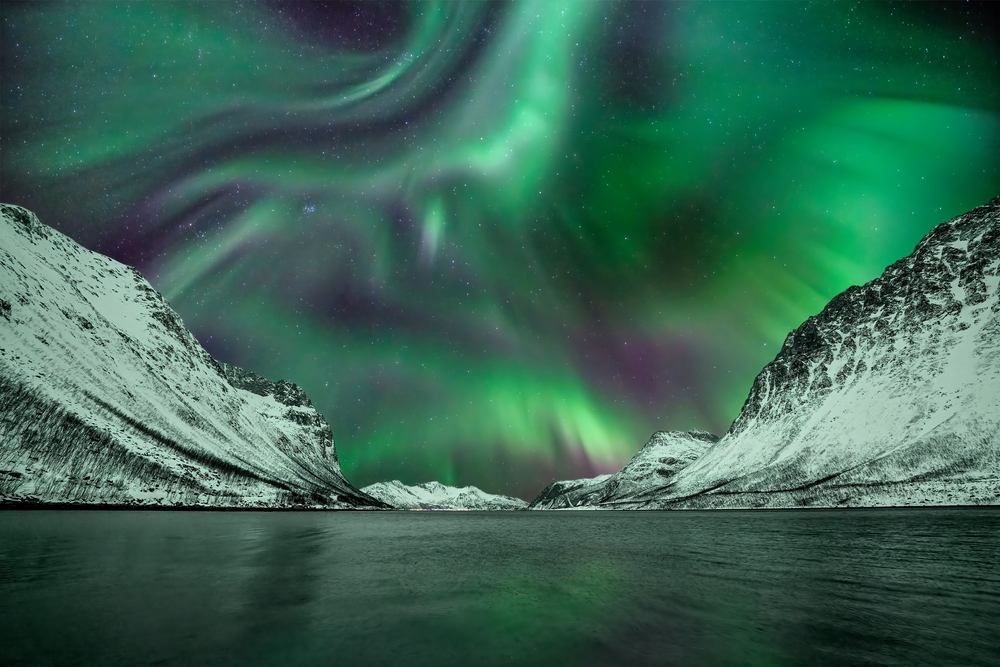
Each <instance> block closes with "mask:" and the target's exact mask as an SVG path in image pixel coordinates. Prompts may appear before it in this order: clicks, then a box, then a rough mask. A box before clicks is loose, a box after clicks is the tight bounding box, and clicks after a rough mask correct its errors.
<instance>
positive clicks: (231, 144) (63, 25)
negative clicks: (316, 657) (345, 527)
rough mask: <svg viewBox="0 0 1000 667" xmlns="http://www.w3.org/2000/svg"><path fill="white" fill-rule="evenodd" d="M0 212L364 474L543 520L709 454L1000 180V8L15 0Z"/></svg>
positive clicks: (8, 24) (3, 65)
mask: <svg viewBox="0 0 1000 667" xmlns="http://www.w3.org/2000/svg"><path fill="white" fill-rule="evenodd" d="M2 9H3V15H2V40H0V48H2V61H0V76H2V92H3V99H2V101H0V109H2V111H0V113H2V117H0V154H2V157H0V159H2V163H0V166H2V173H0V189H2V193H3V197H2V198H3V200H4V201H8V202H12V203H16V204H21V205H24V206H27V207H29V208H31V209H33V210H35V211H36V212H37V213H38V214H39V216H40V217H41V219H42V220H43V221H44V222H46V223H48V224H51V225H53V226H55V227H57V228H59V229H61V230H62V231H64V232H65V233H67V234H69V235H70V236H72V237H73V238H75V239H77V240H78V241H80V242H81V243H83V244H84V245H86V246H88V247H91V248H93V249H96V250H99V251H101V252H104V253H106V254H108V255H110V256H112V257H115V258H116V259H118V260H120V261H123V262H126V263H129V264H133V265H136V266H137V267H138V268H139V269H140V270H141V271H142V272H143V274H144V275H146V276H147V277H148V278H149V279H150V281H151V282H152V283H153V284H154V286H156V287H157V289H159V290H160V291H161V292H162V293H163V294H164V296H165V297H166V298H167V300H168V301H169V302H170V303H171V305H172V306H173V307H174V309H175V310H177V311H178V313H180V315H181V316H182V317H183V319H184V321H185V323H186V325H187V326H188V327H189V328H190V329H191V330H192V331H194V332H195V334H196V335H197V336H198V338H199V340H201V341H202V343H203V344H204V345H205V347H206V348H207V349H208V350H209V351H210V352H212V354H213V355H215V356H216V357H218V358H220V359H222V360H224V361H227V362H229V363H233V364H237V365H240V366H244V367H247V368H250V369H253V370H255V371H257V372H259V373H261V374H263V375H266V376H268V377H271V378H275V379H277V378H285V379H288V380H291V381H293V382H296V383H298V384H300V385H301V386H303V387H304V388H305V390H306V391H307V392H308V394H309V396H310V397H311V398H312V400H313V402H314V403H315V404H316V406H317V407H318V408H319V409H320V411H321V412H323V413H324V414H325V415H326V416H327V419H328V420H329V421H330V423H331V424H332V426H333V431H334V436H335V437H336V440H337V446H338V451H339V454H340V457H341V461H342V464H343V467H344V470H345V473H346V474H347V476H348V478H349V479H350V480H351V481H352V482H354V483H355V484H357V485H358V486H361V485H365V484H369V483H371V482H374V481H381V480H388V479H394V478H395V479H400V480H402V481H404V482H405V483H409V484H413V483H417V482H422V481H427V480H430V479H437V480H439V481H441V482H443V483H447V484H456V485H465V484H475V485H477V486H480V487H482V488H484V489H486V490H488V491H491V492H504V493H509V494H512V495H519V496H522V497H526V498H530V497H532V496H533V495H534V494H535V493H537V491H538V490H540V489H541V487H542V486H543V485H544V484H546V483H548V482H549V481H551V480H552V479H554V478H568V477H580V476H588V475H592V474H597V473H601V472H610V471H613V470H616V469H618V468H619V467H620V466H621V465H622V464H623V463H624V462H625V461H627V460H628V458H629V457H630V456H631V455H632V454H633V453H634V452H635V451H636V450H637V449H638V448H639V447H640V446H641V445H642V443H643V442H645V441H646V439H647V438H648V437H649V435H650V433H652V432H653V431H655V430H661V429H682V430H687V429H690V428H703V429H706V430H710V431H713V432H715V433H718V434H721V432H723V431H725V430H726V429H727V428H728V426H729V424H730V422H731V421H732V420H733V418H734V417H735V416H736V414H737V413H738V411H739V409H740V407H741V405H742V403H743V400H744V398H745V397H746V394H747V392H748V390H749V387H750V385H751V382H752V380H753V378H754V376H755V375H756V374H757V372H758V371H759V370H760V369H761V367H762V366H763V365H764V364H765V363H767V362H768V361H769V360H770V359H771V358H773V356H774V354H775V353H776V352H777V350H778V348H779V347H780V345H781V342H782V340H783V339H784V337H785V335H786V334H787V332H789V331H790V330H792V329H794V328H795V327H796V326H797V325H798V324H799V323H800V322H801V321H802V320H804V319H805V318H806V317H808V316H809V315H812V314H815V313H816V312H818V311H819V310H820V309H821V308H822V307H823V305H824V304H825V303H826V302H827V301H828V300H829V299H830V298H831V297H832V296H834V295H835V294H837V293H838V292H840V291H842V290H843V289H845V288H846V287H848V286H849V285H852V284H860V283H864V282H866V281H868V280H871V279H873V278H875V277H877V276H878V275H879V274H880V273H881V271H882V270H883V269H884V267H885V266H886V265H888V264H890V263H891V262H893V261H894V260H896V259H898V258H899V257H902V256H904V255H906V254H908V253H909V252H910V251H911V250H912V248H913V246H914V245H915V244H916V242H917V241H918V240H919V239H920V238H921V237H922V236H923V235H924V234H926V233H927V232H928V231H929V230H930V229H931V228H932V227H933V226H934V225H935V224H937V223H939V222H942V221H944V220H946V219H948V218H950V217H952V216H954V215H957V214H959V213H962V212H964V211H966V210H968V209H970V208H972V207H974V206H976V205H978V204H981V203H983V202H985V201H987V200H988V199H989V198H990V197H992V196H994V195H996V194H997V192H998V191H1000V188H998V185H1000V150H998V147H1000V93H998V90H1000V86H998V83H1000V58H998V53H1000V46H998V44H1000V38H998V33H1000V27H998V25H997V18H996V17H997V13H996V11H995V9H994V8H992V7H990V6H988V5H979V4H961V5H960V4H947V5H944V6H940V5H937V4H930V3H916V4H906V3H901V4H895V3H871V4H866V3H851V2H838V3H826V2H823V3H789V2H583V1H574V2H557V1H555V0H547V1H545V2H523V3H504V4H497V3H487V2H469V3H457V2H421V3H411V4H405V3H321V2H316V3H301V2H286V3H278V2H271V3H235V2H234V3H228V2H203V3H198V2H131V3H111V2H85V3H84V2H81V3H24V4H20V3H17V4H15V3H9V2H4V3H3V5H2Z"/></svg>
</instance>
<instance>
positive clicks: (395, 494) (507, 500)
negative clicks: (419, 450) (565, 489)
mask: <svg viewBox="0 0 1000 667" xmlns="http://www.w3.org/2000/svg"><path fill="white" fill-rule="evenodd" d="M361 490H362V491H363V492H365V493H366V494H368V495H369V496H372V497H373V498H378V499H379V500H381V501H382V502H384V503H385V504H387V505H391V506H392V507H394V508H396V509H448V510H522V509H525V508H526V507H527V506H528V503H526V502H524V501H523V500H521V499H520V498H511V497H510V496H495V495H493V494H491V493H486V492H485V491H481V490H480V489H477V488H476V487H474V486H465V487H462V488H460V489H459V488H455V487H454V486H445V485H444V484H440V483H438V482H425V483H424V484H417V485H416V486H406V485H405V484H403V483H402V482H400V481H398V480H393V481H391V482H378V483H376V484H372V485H370V486H366V487H364V488H363V489H361Z"/></svg>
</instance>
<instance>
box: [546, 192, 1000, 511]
mask: <svg viewBox="0 0 1000 667" xmlns="http://www.w3.org/2000/svg"><path fill="white" fill-rule="evenodd" d="M998 288H1000V197H996V198H994V199H993V200H991V201H990V202H989V203H988V204H987V205H985V206H980V207H978V208H976V209H974V210H972V211H970V212H969V213H966V214H964V215H961V216H958V217H957V218H955V219H953V220H950V221H948V222H945V223H943V224H941V225H938V226H937V227H936V228H935V229H934V230H932V231H931V232H930V233H929V234H928V235H927V236H926V237H924V239H923V240H921V241H920V243H919V244H918V245H917V247H916V249H915V250H914V251H913V253H912V254H911V255H909V256H908V257H905V258H903V259H901V260H899V261H898V262H896V263H894V264H893V265H891V266H890V267H888V268H887V269H886V270H885V272H884V273H883V274H882V276H881V277H880V278H878V279H876V280H873V281H871V282H869V283H867V284H866V285H864V286H861V287H851V288H849V289H848V290H846V291H845V292H843V293H841V294H839V295H837V296H836V297H834V299H833V300H832V301H830V303H829V304H827V306H826V308H824V309H823V311H822V312H821V313H819V314H818V315H816V316H814V317H810V318H809V319H807V320H806V321H805V322H804V323H803V324H802V325H801V326H800V327H799V328H798V329H796V330H795V331H793V332H792V333H790V334H789V335H788V337H787V338H786V340H785V343H784V345H783V346H782V348H781V351H780V352H779V353H778V356H777V357H776V358H775V359H774V361H772V362H771V363H769V364H768V365H767V366H765V367H764V369H763V370H762V371H761V373H760V374H759V375H758V376H757V378H756V379H755V380H754V383H753V387H752V389H751V391H750V395H749V396H748V398H747V400H746V403H745V404H744V406H743V409H742V411H741V412H740V414H739V416H738V417H737V418H736V421H735V422H733V425H732V426H731V427H730V429H729V431H728V432H727V433H726V434H725V435H724V436H723V437H722V439H721V440H719V441H718V442H716V443H715V444H708V445H706V446H705V448H704V449H703V450H702V453H700V454H699V452H698V451H695V450H692V451H691V452H689V454H690V458H688V459H686V460H685V465H683V466H681V467H679V468H677V469H675V470H672V471H669V470H668V471H664V472H672V473H674V474H668V475H663V477H662V481H661V482H659V483H658V484H657V481H658V480H657V478H656V475H655V474H654V475H648V474H646V475H645V476H643V475H642V474H641V473H639V471H640V470H645V469H646V468H645V464H644V463H643V458H644V457H642V452H640V453H639V454H637V455H636V458H634V459H633V460H632V461H631V462H630V463H629V464H628V465H627V466H626V467H625V468H623V469H622V471H621V472H619V473H616V474H615V475H612V476H610V477H609V476H602V477H598V478H594V479H593V480H573V481H569V482H556V483H554V484H552V485H550V486H549V487H548V488H546V489H545V491H543V492H542V494H540V495H539V497H538V498H536V499H535V500H534V501H533V502H532V504H531V507H532V508H539V509H544V508H557V507H569V506H573V507H582V508H596V509H657V508H702V507H704V508H723V507H732V508H744V507H798V506H815V507H833V506H867V507H871V506H905V505H970V504H1000V296H998V292H1000V289H998ZM693 434H694V432H692V435H693ZM657 435H660V434H657ZM671 435H678V434H671ZM679 435H683V434H679ZM655 437H656V436H654V439H655ZM651 442H652V441H651ZM649 447H650V444H647V445H646V447H644V448H643V449H644V450H645V449H646V448H649ZM657 456H659V455H658V454H657ZM674 456H675V457H676V455H674ZM637 459H638V461H637ZM630 468H631V469H632V472H627V471H628V470H629V469H630ZM633 478H634V479H633ZM615 479H619V480H621V482H620V483H619V484H618V485H617V487H616V488H614V490H611V491H609V489H611V487H612V480H615ZM654 480H657V481H654Z"/></svg>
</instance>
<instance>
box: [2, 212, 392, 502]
mask: <svg viewBox="0 0 1000 667" xmlns="http://www.w3.org/2000/svg"><path fill="white" fill-rule="evenodd" d="M0 213H2V221H0V501H3V502H7V503H11V502H14V503H17V502H38V503H72V504H110V505H133V504H139V505H183V506H195V505H197V506H223V507H250V506H254V507H258V506H259V507H286V506H299V505H308V506H319V507H337V508H347V507H367V506H381V503H379V502H378V501H376V500H374V499H372V498H370V497H368V496H366V495H365V494H363V493H361V492H359V491H358V490H357V489H355V488H354V487H353V486H351V484H350V483H349V482H347V480H345V479H344V477H343V475H342V474H341V471H340V464H339V463H338V461H337V454H336V450H335V448H334V443H333V438H332V436H331V434H330V427H329V426H328V425H327V423H326V420H325V419H324V418H323V416H322V415H321V414H319V412H317V411H316V409H315V408H313V406H312V404H311V403H310V402H309V399H308V398H307V397H306V395H305V393H304V392H303V391H302V390H301V389H300V388H299V387H297V386H295V385H293V384H290V383H287V382H277V383H273V382H270V381H268V380H266V379H264V378H262V377H260V376H258V375H256V374H254V373H251V372H250V371H245V370H242V369H239V368H235V367H233V366H228V365H225V364H219V363H218V362H216V361H215V360H214V359H212V357H211V356H209V354H208V353H207V352H206V351H205V350H204V349H203V348H202V347H201V345H199V343H198V341H197V340H196V339H195V338H194V336H193V335H192V334H191V333H190V332H189V331H187V329H185V328H184V325H183V323H182V322H181V320H180V318H179V317H178V316H177V314H176V313H174V311H172V310H171V309H170V308H169V306H167V304H166V303H165V302H164V301H163V299H162V298H161V297H160V295H159V294H158V293H157V292H156V291H154V290H153V289H152V287H150V285H149V283H147V282H146V280H145V279H143V277H142V276H141V275H140V274H139V272H138V271H136V270H135V269H133V268H131V267H127V266H124V265H122V264H119V263H118V262H116V261H114V260H112V259H110V258H108V257H105V256H103V255H100V254H97V253H94V252H91V251H89V250H86V249H85V248H83V247H81V246H79V245H78V244H76V243H75V242H74V241H72V240H71V239H69V238H68V237H66V236H64V235H62V234H60V233H59V232H57V231H55V230H54V229H51V228H49V227H47V226H45V225H43V224H41V223H40V222H39V221H38V219H37V218H36V217H35V215H34V214H33V213H30V212H29V211H27V210H25V209H23V208H20V207H17V206H10V205H6V204H3V205H0Z"/></svg>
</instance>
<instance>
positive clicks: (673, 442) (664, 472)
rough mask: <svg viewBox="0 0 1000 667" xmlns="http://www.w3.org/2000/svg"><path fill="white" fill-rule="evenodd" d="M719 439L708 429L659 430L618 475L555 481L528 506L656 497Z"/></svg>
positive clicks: (567, 505)
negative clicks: (707, 430) (708, 431)
mask: <svg viewBox="0 0 1000 667" xmlns="http://www.w3.org/2000/svg"><path fill="white" fill-rule="evenodd" d="M718 440H719V438H718V437H716V436H714V435H712V434H711V433H707V432H705V431H698V430H694V431H689V432H687V433H681V432H679V431H657V432H656V433H654V434H653V436H652V437H651V438H650V439H649V442H647V443H646V444H645V445H643V447H642V449H640V450H639V451H638V452H637V453H636V455H635V456H633V457H632V460H630V461H629V462H628V463H627V464H625V467H623V468H622V469H621V470H619V471H618V472H616V473H615V474H613V475H601V476H599V477H594V478H593V479H577V480H568V481H561V482H553V483H552V484H549V485H548V486H547V487H545V489H544V490H543V491H542V492H541V493H540V494H538V497H537V498H535V499H534V500H533V501H531V505H530V506H529V509H564V508H578V507H586V506H594V505H602V506H606V507H609V508H610V507H612V506H614V505H615V504H617V503H619V502H625V503H634V502H636V501H637V500H638V499H640V498H651V497H654V496H655V495H656V494H657V493H659V492H660V491H662V490H663V488H664V487H666V486H667V484H668V483H669V481H670V480H671V479H673V477H674V476H675V475H677V473H679V472H680V471H681V470H683V469H684V468H686V467H687V466H688V465H690V464H691V463H693V462H694V461H696V460H697V459H698V458H699V457H701V456H702V454H704V453H705V451H706V450H707V449H708V448H709V447H711V446H712V445H713V444H714V443H716V442H718Z"/></svg>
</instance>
